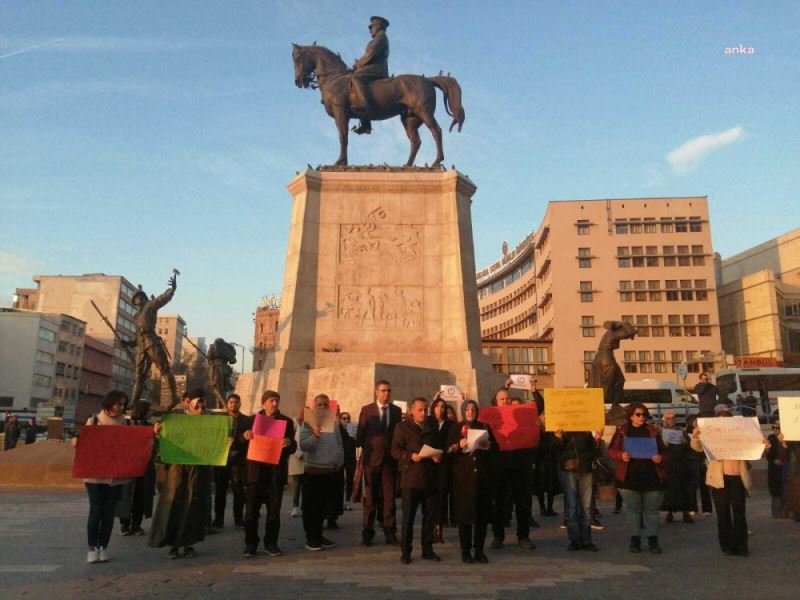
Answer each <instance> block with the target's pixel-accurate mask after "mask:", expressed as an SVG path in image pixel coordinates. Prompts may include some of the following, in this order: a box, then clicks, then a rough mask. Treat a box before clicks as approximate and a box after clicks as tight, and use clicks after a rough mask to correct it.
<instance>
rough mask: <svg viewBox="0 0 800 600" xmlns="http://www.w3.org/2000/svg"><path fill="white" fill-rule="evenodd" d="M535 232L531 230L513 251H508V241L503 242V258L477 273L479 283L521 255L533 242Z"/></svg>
mask: <svg viewBox="0 0 800 600" xmlns="http://www.w3.org/2000/svg"><path fill="white" fill-rule="evenodd" d="M534 233H535V232H531V233H529V234H528V235H527V236H525V239H524V240H522V241H521V242H520V243H519V244H517V247H516V248H514V249H513V250H512V251H511V252H508V242H503V258H501V259H500V260H498V261H497V262H495V263H492V264H491V265H490V266H488V267H486V268H485V269H483V270H481V271H478V272H477V273H476V274H475V277H476V278H477V280H478V285H480V284H481V283H482V282H483V281H485V280H486V279H487V278H489V277H491V276H492V275H494V274H495V273H496V272H497V271H498V270H500V269H502V268H503V267H504V266H506V265H507V264H508V263H510V262H511V261H513V260H514V259H515V258H516V257H517V256H519V255H520V254H521V253H522V252H523V251H524V250H525V249H526V248H527V247H528V246H529V245H530V244H531V243H533V235H534Z"/></svg>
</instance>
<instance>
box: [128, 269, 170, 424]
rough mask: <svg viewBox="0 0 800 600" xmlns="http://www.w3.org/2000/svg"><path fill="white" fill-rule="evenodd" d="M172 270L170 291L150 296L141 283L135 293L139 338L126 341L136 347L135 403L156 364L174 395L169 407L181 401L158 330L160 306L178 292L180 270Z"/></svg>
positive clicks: (134, 318)
mask: <svg viewBox="0 0 800 600" xmlns="http://www.w3.org/2000/svg"><path fill="white" fill-rule="evenodd" d="M173 273H174V274H173V275H172V277H170V278H169V283H168V285H169V287H168V288H167V291H166V292H164V293H163V294H161V295H160V296H159V297H158V298H155V297H153V296H150V298H148V297H147V294H146V293H144V291H142V286H141V285H140V286H139V290H138V291H137V292H136V293H135V294H134V295H133V306H134V307H135V308H136V316H134V317H133V323H134V325H135V326H136V341H134V342H130V341H129V342H126V345H127V346H128V347H131V348H133V347H135V348H136V367H135V375H134V377H135V380H134V382H133V394H132V395H131V403H132V404H136V402H137V401H138V400H139V399H140V398H141V396H142V391H143V390H144V384H145V381H147V377H148V376H149V375H150V367H151V366H152V365H153V364H154V363H155V365H156V367H158V370H159V371H160V372H161V374H162V375H163V376H164V377H166V378H167V384H168V385H169V391H170V396H171V397H172V401H171V403H170V405H169V408H170V410H172V408H173V407H174V406H175V405H176V404H178V389H177V386H176V385H175V376H174V375H173V374H172V367H171V366H170V364H169V355H168V354H167V349H166V347H165V346H164V341H163V340H162V339H161V337H160V336H159V335H158V334H157V333H156V322H157V319H158V309H159V308H161V307H162V306H164V305H165V304H167V302H169V301H170V300H172V297H173V296H174V295H175V289H176V288H177V287H178V284H177V279H176V278H177V275H178V273H177V271H173Z"/></svg>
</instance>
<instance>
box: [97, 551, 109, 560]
mask: <svg viewBox="0 0 800 600" xmlns="http://www.w3.org/2000/svg"><path fill="white" fill-rule="evenodd" d="M97 562H101V563H105V562H108V554H107V553H106V549H105V548H98V549H97Z"/></svg>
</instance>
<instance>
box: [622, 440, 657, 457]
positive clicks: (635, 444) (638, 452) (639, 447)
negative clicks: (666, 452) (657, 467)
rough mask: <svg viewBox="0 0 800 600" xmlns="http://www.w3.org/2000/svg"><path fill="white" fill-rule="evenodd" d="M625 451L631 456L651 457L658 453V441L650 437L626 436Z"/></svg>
mask: <svg viewBox="0 0 800 600" xmlns="http://www.w3.org/2000/svg"><path fill="white" fill-rule="evenodd" d="M624 448H625V452H627V453H628V454H629V455H630V457H631V458H647V459H650V458H653V457H654V456H655V455H657V454H658V443H657V442H656V438H652V437H626V438H625V446H624Z"/></svg>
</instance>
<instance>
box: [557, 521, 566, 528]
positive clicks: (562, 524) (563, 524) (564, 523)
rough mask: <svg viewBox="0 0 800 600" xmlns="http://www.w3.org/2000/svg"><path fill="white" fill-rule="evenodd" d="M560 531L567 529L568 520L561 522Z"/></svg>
mask: <svg viewBox="0 0 800 600" xmlns="http://www.w3.org/2000/svg"><path fill="white" fill-rule="evenodd" d="M558 528H559V529H566V528H567V520H566V519H564V520H563V521H561V525H559V526H558Z"/></svg>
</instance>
